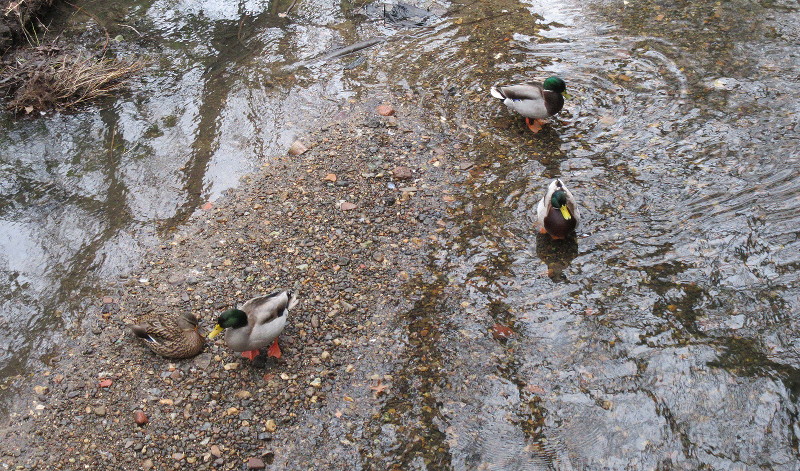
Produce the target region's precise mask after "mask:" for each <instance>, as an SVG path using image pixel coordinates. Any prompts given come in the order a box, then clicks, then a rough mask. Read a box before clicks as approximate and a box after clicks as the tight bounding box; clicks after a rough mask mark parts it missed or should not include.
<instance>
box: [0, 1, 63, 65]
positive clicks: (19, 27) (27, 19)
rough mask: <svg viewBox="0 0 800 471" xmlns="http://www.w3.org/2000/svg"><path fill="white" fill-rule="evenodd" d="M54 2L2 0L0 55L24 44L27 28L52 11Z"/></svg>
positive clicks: (0, 6) (0, 3)
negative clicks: (19, 44) (18, 44)
mask: <svg viewBox="0 0 800 471" xmlns="http://www.w3.org/2000/svg"><path fill="white" fill-rule="evenodd" d="M52 4H53V0H0V13H2V14H0V54H5V53H6V52H7V51H8V50H9V49H10V48H11V47H12V46H13V45H14V44H15V43H21V42H24V41H25V40H26V38H27V35H28V31H27V28H28V27H29V25H31V23H32V22H34V21H35V20H36V19H37V18H39V17H41V16H42V15H44V14H45V13H47V11H48V10H49V9H50V7H51V6H52Z"/></svg>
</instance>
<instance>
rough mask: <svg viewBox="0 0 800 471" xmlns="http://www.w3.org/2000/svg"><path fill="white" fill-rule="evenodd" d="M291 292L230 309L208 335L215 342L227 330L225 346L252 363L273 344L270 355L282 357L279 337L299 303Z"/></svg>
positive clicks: (262, 298)
mask: <svg viewBox="0 0 800 471" xmlns="http://www.w3.org/2000/svg"><path fill="white" fill-rule="evenodd" d="M297 302H298V300H297V298H296V297H295V296H294V295H293V294H292V292H291V291H276V292H274V293H272V294H268V295H267V296H260V297H257V298H253V299H251V300H249V301H247V302H246V303H244V304H243V305H242V306H240V307H239V308H238V309H228V310H227V311H225V312H223V313H222V314H220V316H219V317H218V318H217V325H216V326H214V330H212V331H211V333H209V334H208V338H210V339H213V338H214V337H216V336H217V335H219V334H220V333H222V331H223V330H224V331H225V343H227V344H228V346H229V347H231V348H232V349H233V351H235V352H242V356H243V357H245V358H249V359H250V360H252V359H253V358H255V357H256V356H257V355H258V354H259V353H260V351H259V349H261V348H264V347H266V346H267V345H269V346H270V347H269V350H268V351H267V355H268V356H272V357H276V358H280V357H281V349H280V347H279V346H278V336H279V335H280V334H281V332H283V328H284V327H286V317H287V315H288V314H289V309H291V308H293V307H294V306H295V305H296V304H297Z"/></svg>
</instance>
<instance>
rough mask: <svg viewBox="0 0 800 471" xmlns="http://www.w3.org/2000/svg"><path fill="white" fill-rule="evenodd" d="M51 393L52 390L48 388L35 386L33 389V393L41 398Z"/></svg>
mask: <svg viewBox="0 0 800 471" xmlns="http://www.w3.org/2000/svg"><path fill="white" fill-rule="evenodd" d="M49 391H50V388H48V387H47V386H34V387H33V392H35V393H36V394H38V395H39V396H43V395H45V394H47V393H48V392H49Z"/></svg>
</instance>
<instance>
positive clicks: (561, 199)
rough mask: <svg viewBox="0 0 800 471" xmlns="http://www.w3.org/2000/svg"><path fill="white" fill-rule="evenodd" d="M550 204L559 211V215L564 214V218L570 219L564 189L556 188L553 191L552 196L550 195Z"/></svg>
mask: <svg viewBox="0 0 800 471" xmlns="http://www.w3.org/2000/svg"><path fill="white" fill-rule="evenodd" d="M550 204H552V205H553V207H554V208H556V209H558V210H560V211H561V215H562V216H564V219H566V220H567V221H569V220H570V219H572V214H570V213H569V208H567V192H566V191H564V190H558V191H554V192H553V196H551V197H550Z"/></svg>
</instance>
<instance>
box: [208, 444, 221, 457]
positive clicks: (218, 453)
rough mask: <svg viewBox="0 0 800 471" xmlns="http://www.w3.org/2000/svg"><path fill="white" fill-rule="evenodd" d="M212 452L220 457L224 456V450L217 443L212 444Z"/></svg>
mask: <svg viewBox="0 0 800 471" xmlns="http://www.w3.org/2000/svg"><path fill="white" fill-rule="evenodd" d="M211 454H212V455H214V456H216V457H217V458H219V457H220V456H222V450H220V449H219V447H218V446H217V445H211Z"/></svg>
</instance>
